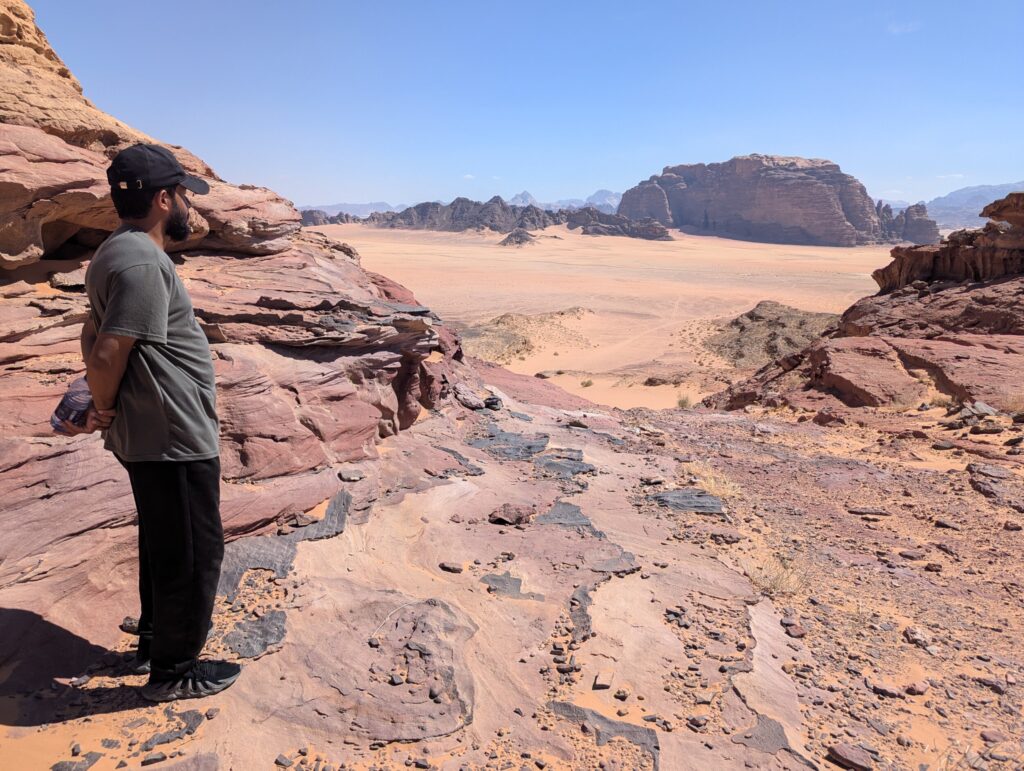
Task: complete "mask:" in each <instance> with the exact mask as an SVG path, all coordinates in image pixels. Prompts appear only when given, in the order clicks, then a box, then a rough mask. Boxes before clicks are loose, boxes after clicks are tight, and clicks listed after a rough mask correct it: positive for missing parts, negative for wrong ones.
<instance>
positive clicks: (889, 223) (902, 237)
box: [875, 201, 939, 244]
mask: <svg viewBox="0 0 1024 771" xmlns="http://www.w3.org/2000/svg"><path fill="white" fill-rule="evenodd" d="M875 213H876V214H878V223H879V225H880V227H881V228H882V234H883V236H884V237H885V240H887V241H909V242H910V243H912V244H937V243H938V242H939V226H938V225H937V224H936V223H935V221H934V220H932V219H931V218H929V216H928V209H927V208H926V207H925V205H924V204H923V203H916V204H913V205H912V206H908V207H907V208H906V209H904V210H903V211H901V212H899V213H898V214H896V215H894V214H893V213H892V207H891V206H889V204H886V203H882V202H881V201H879V202H878V203H877V204H876V205H875Z"/></svg>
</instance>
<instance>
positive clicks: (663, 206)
mask: <svg viewBox="0 0 1024 771" xmlns="http://www.w3.org/2000/svg"><path fill="white" fill-rule="evenodd" d="M618 213H619V214H621V215H623V216H625V217H628V218H630V219H636V220H640V219H644V218H647V217H650V218H652V219H655V220H657V221H658V222H660V223H662V224H663V225H666V226H674V227H677V228H680V229H686V230H692V231H694V232H700V233H708V234H713V235H721V236H727V237H729V238H740V239H746V240H751V241H766V242H769V243H794V244H820V245H829V246H853V245H855V244H865V243H875V242H878V241H883V240H901V239H902V237H903V233H902V232H901V233H900V234H899V237H898V238H895V239H894V238H893V237H892V236H891V235H887V234H886V233H883V231H882V227H881V224H880V222H879V217H878V213H877V212H876V211H875V205H874V203H873V202H872V200H871V198H870V197H869V196H868V194H867V191H866V190H865V189H864V186H863V185H862V184H861V183H860V182H858V181H857V180H856V179H855V178H854V177H852V176H850V175H849V174H844V173H843V172H842V171H841V170H840V169H839V166H837V165H836V164H835V163H832V162H831V161H825V160H820V159H807V158H792V157H782V156H776V155H746V156H741V157H737V158H733V159H732V160H729V161H726V162H724V163H711V164H703V163H698V164H690V165H681V166H666V167H665V169H664V170H663V171H662V173H661V174H660V175H655V176H653V177H651V178H650V179H648V180H646V181H645V182H641V183H640V184H639V185H637V186H636V187H634V188H631V189H630V190H627V191H626V192H625V193H623V196H622V202H621V203H620V204H619V209H618ZM912 218H913V219H914V220H915V223H917V219H918V218H919V214H918V213H916V212H915V214H914V215H912ZM918 228H920V224H915V225H914V228H913V229H912V232H914V233H915V234H916V233H918V232H919V230H918Z"/></svg>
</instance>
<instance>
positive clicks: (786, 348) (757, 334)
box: [704, 300, 839, 369]
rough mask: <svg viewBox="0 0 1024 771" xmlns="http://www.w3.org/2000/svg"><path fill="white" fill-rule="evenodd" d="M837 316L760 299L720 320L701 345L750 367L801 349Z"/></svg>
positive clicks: (817, 336) (738, 365) (835, 319)
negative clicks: (729, 319) (750, 306)
mask: <svg viewBox="0 0 1024 771" xmlns="http://www.w3.org/2000/svg"><path fill="white" fill-rule="evenodd" d="M838 318H839V317H838V316H837V315H835V314H833V313H813V312H811V311H803V310H799V309H798V308H791V307H789V306H788V305H783V304H782V303H777V302H774V301H772V300H762V301H761V302H759V303H758V304H757V305H755V306H754V307H753V308H751V309H750V310H749V311H747V312H746V313H743V314H741V315H739V316H737V317H736V318H734V319H732V320H731V321H729V322H728V323H727V324H724V325H723V326H722V329H721V331H720V332H718V333H717V334H714V335H712V336H710V337H709V338H708V339H707V340H706V341H705V342H704V345H705V346H706V347H707V348H708V349H709V350H711V351H714V352H715V353H717V354H718V355H720V356H722V357H724V358H726V359H728V360H729V361H730V362H732V363H733V365H735V366H736V367H740V368H750V369H753V368H755V367H762V366H764V365H765V364H768V363H770V362H773V361H775V360H776V359H779V358H782V357H783V356H788V355H790V354H792V353H796V352H798V351H800V350H802V349H803V348H805V347H806V346H807V345H808V344H809V343H811V342H813V341H814V340H816V339H817V338H819V337H821V335H822V334H823V333H824V332H825V331H826V330H827V329H829V328H830V327H832V326H834V325H835V322H836V321H837V320H838Z"/></svg>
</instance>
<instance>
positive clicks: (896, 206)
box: [878, 198, 910, 212]
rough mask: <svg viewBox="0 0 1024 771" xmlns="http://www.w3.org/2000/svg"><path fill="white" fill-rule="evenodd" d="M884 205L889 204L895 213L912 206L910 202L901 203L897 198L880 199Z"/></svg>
mask: <svg viewBox="0 0 1024 771" xmlns="http://www.w3.org/2000/svg"><path fill="white" fill-rule="evenodd" d="M878 200H879V201H881V202H882V203H883V204H887V205H888V206H889V207H890V208H891V209H892V210H893V211H894V212H898V211H903V210H904V209H906V208H907V207H908V206H910V201H901V200H899V199H895V198H879V199H878Z"/></svg>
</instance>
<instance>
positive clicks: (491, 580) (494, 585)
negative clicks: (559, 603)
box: [480, 570, 544, 600]
mask: <svg viewBox="0 0 1024 771" xmlns="http://www.w3.org/2000/svg"><path fill="white" fill-rule="evenodd" d="M480 582H481V583H484V584H487V586H488V588H489V589H490V590H491V591H492V592H494V593H495V594H500V595H501V596H502V597H514V598H516V599H519V600H543V599H544V595H543V594H537V593H536V592H526V593H525V594H524V593H523V591H522V587H523V579H521V578H515V577H514V576H513V575H512V574H511V573H510V572H509V571H507V570H506V571H505V572H504V573H489V574H488V575H486V576H484V577H483V578H481V579H480Z"/></svg>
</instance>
